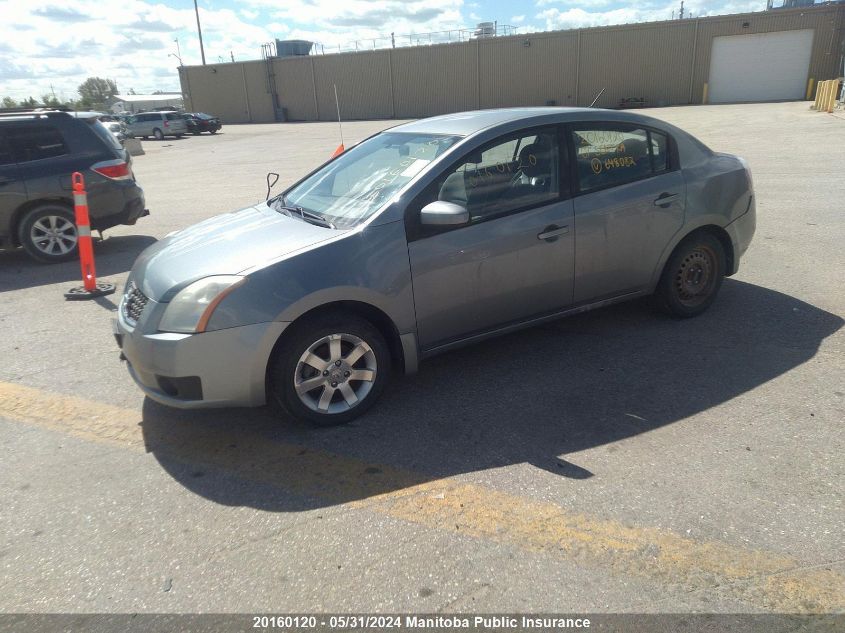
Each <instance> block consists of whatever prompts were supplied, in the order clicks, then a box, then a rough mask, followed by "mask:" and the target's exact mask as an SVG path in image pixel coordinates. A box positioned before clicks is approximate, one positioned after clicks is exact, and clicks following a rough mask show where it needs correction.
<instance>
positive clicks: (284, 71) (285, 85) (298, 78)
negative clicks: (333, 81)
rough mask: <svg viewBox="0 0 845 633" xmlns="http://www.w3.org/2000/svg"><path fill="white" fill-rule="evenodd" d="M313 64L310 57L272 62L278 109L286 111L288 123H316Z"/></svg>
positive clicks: (288, 58)
mask: <svg viewBox="0 0 845 633" xmlns="http://www.w3.org/2000/svg"><path fill="white" fill-rule="evenodd" d="M313 64H314V62H313V59H312V58H311V57H284V58H281V59H274V60H273V71H274V72H275V73H276V93H277V94H278V96H279V107H281V108H285V109H287V116H288V120H289V121H316V120H317V118H318V112H317V100H316V98H315V96H314V78H313V74H312V73H313Z"/></svg>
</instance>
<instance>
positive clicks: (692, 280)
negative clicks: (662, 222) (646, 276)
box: [654, 231, 726, 319]
mask: <svg viewBox="0 0 845 633" xmlns="http://www.w3.org/2000/svg"><path fill="white" fill-rule="evenodd" d="M725 268H726V258H725V249H724V247H723V246H722V243H721V242H720V241H719V239H718V238H717V237H716V236H714V235H713V234H711V233H707V232H705V231H700V232H698V233H693V234H692V235H690V236H688V237H687V238H685V239H684V240H683V241H682V242H681V243H680V244H678V246H677V247H676V248H675V250H674V251H673V252H672V255H671V256H670V257H669V261H667V262H666V266H665V268H664V269H663V274H662V275H661V277H660V282H659V283H658V284H657V289H656V290H655V293H654V299H655V302H656V304H657V307H658V308H659V309H661V310H662V311H663V312H666V313H667V314H670V315H672V316H675V317H678V318H682V319H685V318H689V317H694V316H698V315H699V314H701V313H702V312H704V311H705V310H707V308H709V307H710V305H711V304H712V303H713V302H714V301H715V300H716V295H717V294H718V293H719V288H721V287H722V280H723V279H724V278H725Z"/></svg>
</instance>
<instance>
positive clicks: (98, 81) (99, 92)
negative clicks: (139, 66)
mask: <svg viewBox="0 0 845 633" xmlns="http://www.w3.org/2000/svg"><path fill="white" fill-rule="evenodd" d="M77 92H78V93H79V98H78V99H64V100H62V99H58V98H57V97H56V95H54V94H52V93H51V94H45V95H42V96H41V101H38V100H37V99H34V98H33V97H32V96H30V97H29V98H27V99H21V100H20V101H16V100H15V99H13V98H12V97H3V100H2V102H0V103H2V107H4V108H15V107H23V108H39V107H45V108H56V107H60V106H67V107H68V108H70V109H72V110H105V109H106V108H107V107H108V106H107V102H108V100H109V99H111V98H112V97H114V96H115V95H116V94H117V84H116V83H115V82H114V81H113V80H112V79H103V78H102V77H89V78H88V79H86V80H85V81H83V82H82V83H81V84H79V88H77ZM134 92H135V91H134V90H130V91H129V94H134Z"/></svg>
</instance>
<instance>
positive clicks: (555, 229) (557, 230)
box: [537, 224, 569, 242]
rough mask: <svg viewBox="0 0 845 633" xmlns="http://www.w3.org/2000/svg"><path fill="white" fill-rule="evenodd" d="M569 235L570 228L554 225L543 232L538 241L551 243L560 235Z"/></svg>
mask: <svg viewBox="0 0 845 633" xmlns="http://www.w3.org/2000/svg"><path fill="white" fill-rule="evenodd" d="M567 233H569V226H558V225H556V224H552V225H551V226H547V227H546V228H545V229H543V232H542V233H540V234H539V235H538V236H537V239H538V240H546V241H548V242H551V241H552V240H554V239H555V238H556V237H558V236H559V235H566V234H567Z"/></svg>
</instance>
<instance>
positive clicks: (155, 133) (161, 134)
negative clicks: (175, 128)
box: [153, 128, 164, 141]
mask: <svg viewBox="0 0 845 633" xmlns="http://www.w3.org/2000/svg"><path fill="white" fill-rule="evenodd" d="M153 136H155V139H156V140H157V141H163V140H164V132H162V131H161V130H159V129H158V128H156V129H154V130H153Z"/></svg>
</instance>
